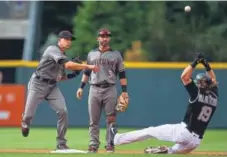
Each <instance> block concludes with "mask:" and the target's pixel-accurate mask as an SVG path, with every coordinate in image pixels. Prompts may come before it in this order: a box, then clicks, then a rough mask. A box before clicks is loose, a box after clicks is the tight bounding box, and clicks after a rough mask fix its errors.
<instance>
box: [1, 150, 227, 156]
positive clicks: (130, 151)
mask: <svg viewBox="0 0 227 157" xmlns="http://www.w3.org/2000/svg"><path fill="white" fill-rule="evenodd" d="M50 151H51V150H49V149H0V153H50ZM98 153H100V154H103V153H106V152H105V150H99V152H98ZM115 153H117V154H144V153H143V151H140V150H117V151H116V152H115ZM190 154H193V155H212V156H227V152H211V151H194V152H192V153H190Z"/></svg>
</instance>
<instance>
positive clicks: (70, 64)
mask: <svg viewBox="0 0 227 157" xmlns="http://www.w3.org/2000/svg"><path fill="white" fill-rule="evenodd" d="M64 66H65V69H68V70H83V69H88V68H89V65H87V64H79V63H74V62H71V61H68V62H66V63H65V64H64Z"/></svg>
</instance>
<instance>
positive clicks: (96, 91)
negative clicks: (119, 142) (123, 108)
mask: <svg viewBox="0 0 227 157" xmlns="http://www.w3.org/2000/svg"><path fill="white" fill-rule="evenodd" d="M116 105H117V89H116V86H115V85H113V86H110V87H107V88H101V87H97V86H94V85H91V87H90V90H89V97H88V112H89V121H90V124H89V134H90V142H89V146H92V147H95V148H99V145H100V141H99V121H100V118H101V114H102V110H104V112H105V116H106V122H107V123H106V124H107V128H106V129H107V131H106V143H107V146H108V145H110V136H109V132H108V130H109V125H110V124H111V123H115V120H116V110H115V107H116Z"/></svg>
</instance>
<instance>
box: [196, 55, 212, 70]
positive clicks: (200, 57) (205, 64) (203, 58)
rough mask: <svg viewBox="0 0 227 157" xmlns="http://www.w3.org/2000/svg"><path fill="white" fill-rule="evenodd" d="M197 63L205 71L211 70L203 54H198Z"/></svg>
mask: <svg viewBox="0 0 227 157" xmlns="http://www.w3.org/2000/svg"><path fill="white" fill-rule="evenodd" d="M198 58H199V63H201V64H202V65H203V66H204V67H205V68H206V70H207V71H210V70H211V67H210V64H209V63H208V61H207V59H206V58H205V56H204V53H202V52H200V53H198Z"/></svg>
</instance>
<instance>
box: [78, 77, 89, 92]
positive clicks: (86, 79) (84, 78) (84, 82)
mask: <svg viewBox="0 0 227 157" xmlns="http://www.w3.org/2000/svg"><path fill="white" fill-rule="evenodd" d="M88 79H89V76H87V75H85V74H83V76H82V79H81V84H80V88H81V89H83V88H84V87H85V85H86V83H87V82H88Z"/></svg>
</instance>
